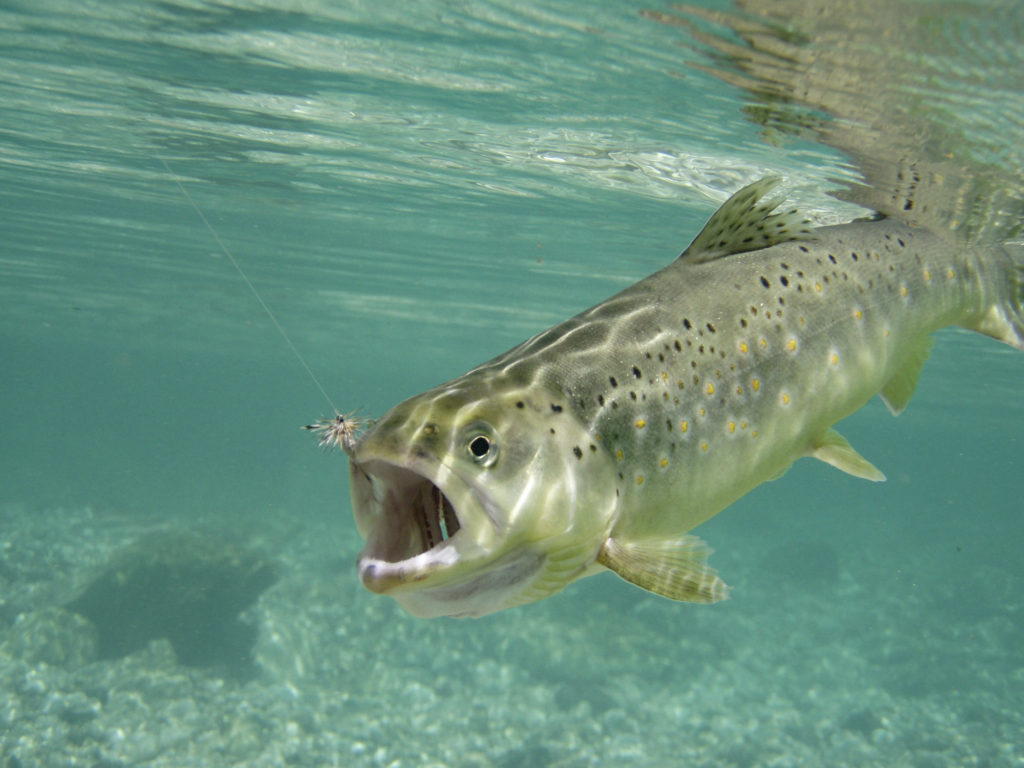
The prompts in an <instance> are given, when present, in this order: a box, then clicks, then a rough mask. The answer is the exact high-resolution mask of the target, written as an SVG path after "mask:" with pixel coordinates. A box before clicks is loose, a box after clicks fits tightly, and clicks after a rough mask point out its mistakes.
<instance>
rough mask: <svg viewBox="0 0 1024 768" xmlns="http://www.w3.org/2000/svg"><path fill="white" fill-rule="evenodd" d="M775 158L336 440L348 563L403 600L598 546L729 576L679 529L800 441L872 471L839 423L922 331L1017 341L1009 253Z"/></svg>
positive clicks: (596, 567) (514, 586)
mask: <svg viewBox="0 0 1024 768" xmlns="http://www.w3.org/2000/svg"><path fill="white" fill-rule="evenodd" d="M779 182H780V179H779V178H778V177H766V178H763V179H760V180H759V181H755V182H754V183H752V184H749V185H748V186H746V187H744V188H743V189H740V190H739V191H738V192H736V193H735V194H734V195H732V197H730V198H729V199H728V200H727V201H726V202H725V203H724V204H723V205H722V206H721V208H719V210H718V211H717V212H716V213H714V214H713V215H712V216H711V218H710V219H709V220H708V222H707V224H706V225H705V226H704V228H703V229H702V230H701V231H700V233H699V234H698V235H697V237H696V238H695V239H694V240H693V242H692V243H691V244H690V245H689V247H688V248H686V250H684V251H683V252H682V253H681V254H680V255H679V256H678V257H677V258H675V260H674V261H672V262H671V263H670V264H669V265H668V266H666V267H664V268H663V269H661V270H659V271H658V272H655V273H654V274H652V275H650V276H649V277H647V278H645V279H642V280H640V281H639V282H637V283H636V284H634V285H632V286H631V287H629V288H627V289H625V290H623V291H622V292H620V293H618V294H616V295H614V296H612V297H611V298H609V299H607V300H606V301H604V302H601V303H600V304H597V305H596V306H594V307H592V308H590V309H587V310H585V311H583V312H581V313H580V314H578V315H576V316H575V317H572V318H570V319H568V320H566V321H564V322H562V323H561V324H559V325H556V326H554V327H552V328H550V329H548V330H546V331H543V332H542V333H539V334H537V335H536V336H534V337H532V338H530V339H528V340H527V341H524V342H523V343H521V344H519V345H518V346H516V347H514V348H513V349H511V350H509V351H508V352H506V353H504V354H502V355H499V356H498V357H496V358H494V359H493V360H490V361H489V362H486V363H483V364H482V365H480V366H478V367H476V368H474V369H473V370H471V371H469V372H468V373H466V374H464V375H462V376H460V377H458V378H456V379H453V380H451V381H448V382H446V383H443V384H441V385H439V386H437V387H434V388H433V389H430V390H429V391H427V392H424V393H422V394H419V395H416V396H414V397H411V398H409V399H407V400H405V401H404V402H401V403H399V404H398V405H396V406H395V407H394V408H392V409H391V410H390V411H388V412H387V413H386V414H385V415H384V416H382V417H381V418H379V419H377V420H376V421H374V422H373V423H372V424H368V425H367V428H366V429H365V431H363V432H361V433H360V434H359V435H358V437H354V436H353V437H352V439H351V440H350V441H348V442H347V443H346V445H345V446H344V447H345V449H346V453H347V454H348V457H349V469H350V488H351V498H352V507H353V512H354V516H355V522H356V527H357V529H358V531H359V533H360V535H361V536H362V538H363V539H364V541H365V545H364V547H363V549H362V551H361V552H360V554H359V555H358V559H357V571H358V575H359V579H360V580H361V582H362V584H363V585H364V586H365V587H367V588H368V589H369V590H370V591H372V592H375V593H378V594H384V595H390V596H391V597H393V598H394V599H396V600H397V601H398V602H399V604H400V605H401V606H402V607H403V608H404V609H405V610H407V611H408V612H409V613H411V614H413V615H414V616H419V617H438V616H451V617H476V616H483V615H486V614H489V613H493V612H496V611H499V610H503V609H506V608H511V607H513V606H518V605H523V604H527V603H532V602H534V601H537V600H540V599H542V598H544V597H547V596H549V595H552V594H554V593H556V592H559V591H560V590H562V589H563V588H564V587H566V586H567V585H568V584H570V583H572V582H573V581H576V580H577V579H580V578H582V577H585V576H589V575H592V574H595V573H598V572H601V571H605V570H610V571H613V572H614V573H616V574H617V575H618V576H620V577H621V578H623V579H625V580H626V581H628V582H630V583H632V584H635V585H636V586H638V587H641V588H642V589H645V590H648V591H649V592H653V593H655V594H658V595H662V596H664V597H667V598H670V599H673V600H679V601H686V602H692V603H714V602H717V601H720V600H723V599H725V598H726V597H728V595H729V587H728V586H727V585H726V584H725V583H724V582H723V581H722V579H721V578H720V577H719V576H718V574H717V573H716V572H715V570H714V569H713V568H711V567H710V566H709V565H708V562H707V558H708V555H709V554H710V550H709V548H708V547H707V545H706V544H705V543H704V542H703V541H702V540H701V539H700V538H699V537H697V536H696V535H694V534H693V533H691V531H692V530H693V529H694V528H696V527H697V526H699V525H700V524H701V523H703V522H705V521H706V520H708V519H709V518H711V517H712V516H714V515H716V514H717V513H718V512H720V511H722V510H723V509H725V508H726V507H728V506H729V505H730V504H732V503H733V502H734V501H736V499H738V498H740V497H741V496H743V495H744V494H746V493H748V492H749V491H751V490H752V489H754V488H755V487H757V486H758V485H760V484H761V483H764V482H765V481H767V480H772V479H775V478H778V477H780V476H781V475H782V474H783V473H784V472H785V471H786V470H787V468H788V467H789V466H790V465H791V464H793V462H795V461H796V460H797V459H800V458H802V457H812V458H814V459H817V460H820V461H822V462H825V463H827V464H829V465H831V466H833V467H835V468H837V469H839V470H841V471H843V472H846V473H848V474H850V475H854V476H856V477H858V478H864V479H866V480H870V481H881V480H884V479H885V476H884V475H883V474H882V472H881V471H880V470H879V469H877V468H876V467H875V466H874V465H873V464H871V462H869V461H868V460H867V459H866V458H864V457H863V456H861V455H860V454H859V453H858V452H857V451H856V450H855V449H854V448H853V447H852V446H851V445H850V443H849V442H848V441H847V440H846V439H845V438H843V437H842V435H840V434H839V432H838V431H836V429H835V428H834V425H835V424H836V422H838V421H840V420H842V419H843V418H845V417H846V416H848V415H850V414H851V413H853V412H854V411H856V410H858V409H859V408H860V407H861V406H863V405H864V404H865V403H866V402H868V400H870V399H871V398H872V397H873V396H875V395H876V394H877V395H879V396H880V397H881V399H882V400H883V401H884V403H885V405H886V406H888V408H889V409H890V410H891V411H892V412H893V414H898V413H899V412H900V411H902V410H903V409H904V408H905V407H906V406H907V403H908V402H909V400H910V398H911V396H912V395H913V393H914V390H915V388H916V385H917V381H918V378H919V375H920V373H921V370H922V367H923V366H924V364H925V361H926V359H927V358H928V355H929V351H930V349H931V346H932V340H931V335H930V334H932V333H933V332H934V331H936V330H938V329H940V328H943V327H946V326H950V325H958V326H961V327H964V328H968V329H972V330H974V331H978V332H979V333H982V334H985V335H987V336H990V337H993V338H995V339H998V340H1000V341H1002V342H1005V343H1007V344H1009V345H1011V346H1013V347H1015V348H1017V349H1021V350H1024V256H1022V255H1021V254H1019V253H1015V252H1011V251H1010V250H1009V249H1008V247H1007V246H1005V245H1003V244H993V245H985V246H981V245H978V244H973V245H972V246H971V247H965V246H964V245H963V244H962V243H958V242H957V241H956V240H955V239H953V238H950V237H948V236H945V235H944V234H936V233H935V232H933V231H931V230H929V229H927V228H923V227H918V226H914V225H913V224H912V223H908V222H907V221H903V220H899V219H895V218H891V217H886V216H883V215H881V214H879V215H875V216H871V217H868V218H865V219H858V220H855V221H851V222H848V223H845V224H839V225H832V226H822V227H813V226H812V225H811V223H810V222H809V220H808V219H806V218H805V217H804V216H803V215H802V214H801V213H800V212H799V211H798V210H796V209H789V210H787V209H786V208H785V207H783V208H782V209H781V210H780V206H782V204H783V202H784V198H782V197H773V196H772V195H773V194H774V193H773V190H775V189H776V187H777V186H778V184H779Z"/></svg>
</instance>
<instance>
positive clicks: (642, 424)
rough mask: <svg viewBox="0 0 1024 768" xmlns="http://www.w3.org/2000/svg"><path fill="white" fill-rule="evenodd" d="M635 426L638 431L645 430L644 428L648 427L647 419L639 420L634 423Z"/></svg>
mask: <svg viewBox="0 0 1024 768" xmlns="http://www.w3.org/2000/svg"><path fill="white" fill-rule="evenodd" d="M633 426H635V427H636V428H637V429H643V428H644V427H646V426H647V419H637V420H636V421H635V422H633Z"/></svg>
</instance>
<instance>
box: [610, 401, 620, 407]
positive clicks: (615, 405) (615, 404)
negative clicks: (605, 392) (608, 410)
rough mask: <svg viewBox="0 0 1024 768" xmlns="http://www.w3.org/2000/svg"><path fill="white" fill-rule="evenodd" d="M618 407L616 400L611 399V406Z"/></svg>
mask: <svg viewBox="0 0 1024 768" xmlns="http://www.w3.org/2000/svg"><path fill="white" fill-rule="evenodd" d="M618 407H619V404H618V403H617V402H615V401H614V400H612V408H618Z"/></svg>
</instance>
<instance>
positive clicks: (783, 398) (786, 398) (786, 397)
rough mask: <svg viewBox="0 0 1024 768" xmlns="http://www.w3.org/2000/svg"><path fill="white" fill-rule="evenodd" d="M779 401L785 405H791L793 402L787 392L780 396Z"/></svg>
mask: <svg viewBox="0 0 1024 768" xmlns="http://www.w3.org/2000/svg"><path fill="white" fill-rule="evenodd" d="M779 400H781V401H782V404H783V405H789V404H790V403H791V402H793V400H792V398H791V397H790V396H789V393H788V392H786V391H785V390H783V391H782V392H781V393H780V394H779Z"/></svg>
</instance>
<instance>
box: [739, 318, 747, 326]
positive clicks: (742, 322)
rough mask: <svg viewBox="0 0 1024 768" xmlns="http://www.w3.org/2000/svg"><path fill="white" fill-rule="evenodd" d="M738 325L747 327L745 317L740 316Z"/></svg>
mask: <svg viewBox="0 0 1024 768" xmlns="http://www.w3.org/2000/svg"><path fill="white" fill-rule="evenodd" d="M740 327H741V328H746V327H747V318H745V317H741V318H740Z"/></svg>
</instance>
